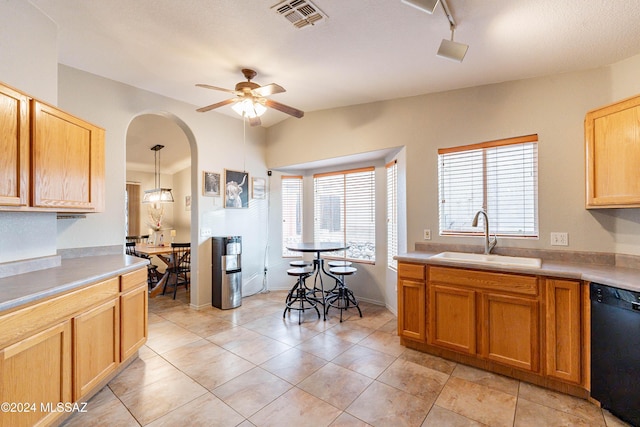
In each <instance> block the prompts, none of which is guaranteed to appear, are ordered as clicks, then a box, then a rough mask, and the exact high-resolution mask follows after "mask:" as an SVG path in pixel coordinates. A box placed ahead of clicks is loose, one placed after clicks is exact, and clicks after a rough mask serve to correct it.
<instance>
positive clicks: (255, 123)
mask: <svg viewBox="0 0 640 427" xmlns="http://www.w3.org/2000/svg"><path fill="white" fill-rule="evenodd" d="M249 124H250V125H251V126H260V125H261V124H262V122H261V121H260V117H249Z"/></svg>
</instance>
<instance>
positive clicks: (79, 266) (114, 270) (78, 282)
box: [0, 254, 149, 313]
mask: <svg viewBox="0 0 640 427" xmlns="http://www.w3.org/2000/svg"><path fill="white" fill-rule="evenodd" d="M147 264H149V260H147V259H143V258H137V257H133V256H129V255H124V254H123V255H108V256H96V257H82V258H72V259H63V260H62V263H61V265H60V266H58V267H54V268H49V269H45V270H39V271H34V272H29V273H24V274H19V275H15V276H10V277H7V278H2V279H0V289H2V292H0V313H2V312H5V311H8V310H12V309H15V308H18V307H20V306H23V305H27V304H31V303H33V302H36V301H39V300H43V299H46V298H50V297H53V296H56V295H59V294H63V293H66V292H69V291H72V290H74V289H77V288H81V287H83V286H86V285H89V284H91V283H97V282H100V281H102V280H106V279H109V278H112V277H116V276H119V275H122V274H125V273H129V272H131V271H134V270H137V269H140V268H142V267H144V266H146V265H147ZM46 281H48V282H46Z"/></svg>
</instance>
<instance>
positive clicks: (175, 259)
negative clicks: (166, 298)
mask: <svg viewBox="0 0 640 427" xmlns="http://www.w3.org/2000/svg"><path fill="white" fill-rule="evenodd" d="M167 269H168V271H169V277H168V278H167V281H166V282H165V284H164V287H163V288H162V295H164V294H165V291H166V290H167V286H169V287H171V286H173V299H176V293H177V292H178V286H184V287H185V289H186V290H189V284H190V282H191V243H172V244H171V265H170V266H169V267H167ZM172 276H173V277H174V280H173V282H172V280H171V278H172Z"/></svg>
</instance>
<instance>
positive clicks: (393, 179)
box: [386, 160, 398, 269]
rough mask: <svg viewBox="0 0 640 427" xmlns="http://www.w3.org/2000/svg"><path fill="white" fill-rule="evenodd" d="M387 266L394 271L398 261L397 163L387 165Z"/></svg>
mask: <svg viewBox="0 0 640 427" xmlns="http://www.w3.org/2000/svg"><path fill="white" fill-rule="evenodd" d="M386 169H387V265H388V266H389V267H391V268H394V269H396V268H397V267H398V261H397V260H395V259H393V257H394V256H396V255H397V254H398V162H397V161H396V160H393V161H392V162H389V163H387V165H386Z"/></svg>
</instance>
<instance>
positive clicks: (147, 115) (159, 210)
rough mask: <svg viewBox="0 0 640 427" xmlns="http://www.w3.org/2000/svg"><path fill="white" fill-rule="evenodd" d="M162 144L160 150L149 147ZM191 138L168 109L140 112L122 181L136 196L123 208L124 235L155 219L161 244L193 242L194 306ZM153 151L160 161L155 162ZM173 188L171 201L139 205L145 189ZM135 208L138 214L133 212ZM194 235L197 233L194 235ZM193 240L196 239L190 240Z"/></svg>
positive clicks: (142, 230)
mask: <svg viewBox="0 0 640 427" xmlns="http://www.w3.org/2000/svg"><path fill="white" fill-rule="evenodd" d="M157 145H161V146H163V148H162V149H160V150H159V151H157V150H156V151H154V150H152V147H154V146H157ZM196 153H197V150H196V143H195V137H194V135H193V133H192V132H191V130H190V129H189V128H188V126H187V125H186V124H185V123H184V122H183V121H182V120H181V119H180V118H178V117H177V116H175V115H174V114H171V113H168V112H161V111H150V112H142V113H140V114H138V115H136V116H135V117H133V118H132V119H131V121H130V123H129V126H128V127H127V135H126V182H127V188H128V189H129V191H137V192H138V194H139V198H137V199H136V198H135V197H130V198H129V199H130V203H128V206H127V212H126V216H127V225H126V226H127V227H128V228H127V230H125V234H132V233H133V232H134V231H137V232H138V234H149V231H150V230H149V229H150V228H151V225H152V223H153V225H154V226H158V224H157V220H158V218H159V217H160V222H161V223H160V229H161V234H162V235H163V239H164V243H166V244H169V243H170V242H171V241H175V242H190V243H192V247H193V250H192V256H191V271H192V272H191V289H192V291H191V295H190V300H191V301H190V302H191V304H192V305H196V306H197V305H198V304H197V303H196V301H197V295H198V292H197V283H198V280H197V271H198V269H197V265H198V256H197V233H195V230H197V229H198V226H197V221H198V216H197V212H198V209H197V197H194V195H193V193H194V191H195V189H196V188H197V182H195V181H194V180H195V176H196V175H197V174H196V172H195V170H194V169H195V168H192V164H193V165H197V161H196ZM156 155H157V156H158V159H159V160H158V161H157V162H156ZM158 180H159V181H160V182H159V184H160V186H161V187H163V188H171V190H172V194H173V199H174V202H173V203H163V204H161V205H155V206H154V205H152V204H143V203H141V199H142V195H143V194H144V191H145V190H149V189H153V188H156V186H157V184H158ZM136 211H137V215H134V214H133V213H134V212H136ZM192 236H196V237H192ZM194 242H195V243H194Z"/></svg>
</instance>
